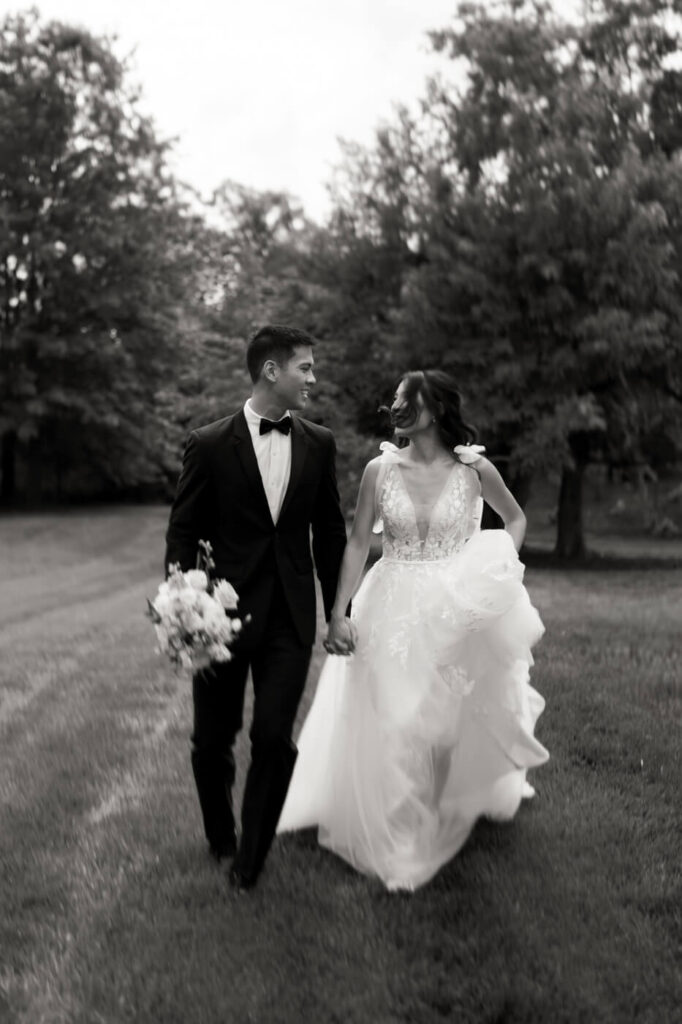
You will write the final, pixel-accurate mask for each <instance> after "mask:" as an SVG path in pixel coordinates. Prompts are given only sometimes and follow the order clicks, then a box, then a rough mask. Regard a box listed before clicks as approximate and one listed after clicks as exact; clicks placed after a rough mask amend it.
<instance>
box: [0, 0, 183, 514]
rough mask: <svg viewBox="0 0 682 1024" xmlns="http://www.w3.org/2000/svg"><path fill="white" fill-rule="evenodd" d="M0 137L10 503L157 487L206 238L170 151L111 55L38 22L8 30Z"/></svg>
mask: <svg viewBox="0 0 682 1024" xmlns="http://www.w3.org/2000/svg"><path fill="white" fill-rule="evenodd" d="M0 136H1V137H2V138H3V147H2V150H1V151H0V332H1V333H0V396H1V406H0V409H1V411H0V435H1V436H2V498H3V500H4V501H5V502H7V501H11V500H12V499H13V497H14V493H15V489H16V487H17V485H18V484H20V485H21V486H22V488H23V489H24V490H26V491H27V492H28V493H29V496H30V497H32V498H37V497H39V495H40V493H41V491H45V490H53V491H54V490H57V491H59V489H60V488H61V489H64V490H67V491H68V490H71V489H73V488H78V489H86V490H90V491H93V490H97V489H102V488H120V487H124V486H134V485H137V484H140V483H143V482H148V481H153V480H154V479H159V478H161V477H162V476H163V474H164V471H165V469H166V468H167V466H168V465H169V463H171V462H174V459H175V452H174V444H173V438H172V433H173V431H172V425H170V424H169V423H168V421H167V419H166V418H165V417H164V416H162V415H160V411H159V408H157V407H156V406H155V394H156V392H157V390H158V388H159V387H160V386H161V385H162V384H165V383H167V381H168V379H169V377H170V376H172V374H173V372H174V367H175V363H176V362H177V359H178V346H179V338H178V323H179V318H180V311H181V308H182V303H183V298H184V296H185V295H186V294H187V288H188V282H189V281H191V278H192V268H193V263H194V259H193V254H192V244H191V240H192V236H193V234H195V233H196V231H197V229H198V222H197V221H196V219H195V218H192V217H190V216H189V215H186V213H185V212H184V211H183V208H182V206H181V203H180V202H179V199H178V195H177V190H176V187H175V185H174V182H173V180H172V178H171V176H170V174H169V172H168V170H167V168H166V165H165V155H166V148H167V147H166V144H165V143H163V142H161V141H159V140H158V139H157V137H156V135H155V132H154V129H153V126H152V124H151V122H150V121H149V120H148V119H146V118H145V117H143V116H142V115H141V113H140V112H139V108H138V97H137V95H136V94H135V92H134V91H133V90H132V89H130V88H129V87H128V86H127V84H126V81H125V67H124V66H123V64H122V63H121V62H120V61H119V60H118V59H117V58H116V57H115V55H114V54H113V52H112V51H111V49H110V47H109V44H108V43H107V42H106V41H104V40H99V39H96V38H94V37H93V36H91V35H90V34H89V33H87V32H85V31H84V30H81V29H74V28H70V27H69V26H66V25H61V24H59V23H49V24H42V23H41V22H40V20H39V17H38V15H37V13H36V12H31V13H29V14H27V15H19V16H17V17H8V18H6V19H5V21H4V22H3V23H2V26H0ZM17 456H20V459H19V462H17ZM17 465H19V467H20V468H22V467H27V468H26V470H25V473H24V476H25V477H26V478H25V479H24V480H22V481H17V480H16V468H15V467H16V466H17ZM48 467H49V468H50V469H51V471H53V473H54V476H55V477H56V479H55V480H53V481H51V482H50V481H46V470H47V469H48Z"/></svg>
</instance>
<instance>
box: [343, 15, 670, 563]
mask: <svg viewBox="0 0 682 1024" xmlns="http://www.w3.org/2000/svg"><path fill="white" fill-rule="evenodd" d="M671 9H672V7H671V4H667V3H662V2H658V0H642V2H620V0H606V2H603V3H599V4H593V5H592V6H591V8H590V10H589V11H588V12H587V14H586V16H585V18H584V19H583V20H582V21H581V22H580V23H577V24H569V23H565V22H562V21H560V20H559V19H558V18H557V17H556V16H555V15H554V12H553V10H552V8H551V7H550V6H549V5H547V4H544V3H534V4H526V3H519V2H516V0H515V2H512V3H502V4H498V5H495V7H494V8H493V9H492V10H491V8H490V6H489V5H485V6H483V5H479V4H476V5H474V4H464V5H461V6H460V8H459V11H458V18H457V20H456V21H455V22H454V24H453V26H452V27H449V28H447V29H445V30H443V31H442V32H438V33H434V36H433V40H434V44H435V45H436V47H437V48H439V49H441V50H444V51H446V52H447V53H449V54H450V56H451V57H452V58H453V60H455V61H458V62H460V63H461V64H462V66H463V68H464V70H465V72H466V77H465V82H464V85H463V87H461V88H458V89H457V88H454V87H453V86H452V85H451V84H444V83H442V82H441V83H439V82H433V83H431V86H430V89H429V91H428V94H427V96H426V97H425V100H424V102H423V109H422V116H421V125H420V128H419V131H417V128H416V125H414V124H408V123H407V120H406V119H405V118H403V120H402V122H400V123H398V124H397V125H396V126H395V127H394V130H393V132H392V134H391V135H390V138H391V139H392V142H393V145H392V147H387V145H386V139H387V138H388V137H389V135H388V134H387V133H386V132H384V133H383V136H381V137H380V138H378V140H377V144H376V146H375V147H374V150H373V152H372V154H371V156H370V157H368V156H363V157H362V159H361V160H358V162H357V168H358V170H357V179H358V182H359V184H358V186H357V187H356V189H355V193H354V199H355V203H354V207H355V209H360V210H361V211H362V210H363V209H369V211H370V214H373V216H369V215H365V218H364V224H365V234H366V236H367V237H368V238H369V239H370V241H371V244H372V245H373V247H374V248H375V249H379V248H381V247H382V246H383V247H384V249H385V250H386V251H388V252H390V254H391V258H392V259H393V261H394V266H395V267H397V268H398V269H397V272H396V274H395V277H394V280H395V282H396V283H395V284H394V286H393V295H394V302H393V308H392V309H391V311H390V314H389V321H390V324H391V327H392V330H393V334H394V341H393V353H394V357H395V358H396V359H397V361H399V362H402V364H403V365H405V363H406V362H411V363H413V364H414V363H416V364H417V365H424V363H425V362H427V363H428V362H437V363H440V364H441V365H444V366H446V367H448V368H449V369H450V370H451V371H452V372H454V373H455V374H456V375H457V376H459V377H461V378H462V380H463V386H464V390H465V392H467V393H469V394H470V395H471V396H472V400H473V405H474V409H473V410H472V414H473V415H474V416H475V418H476V419H477V420H478V422H479V423H480V424H481V426H482V427H483V430H484V432H485V434H486V438H487V439H489V438H492V440H493V450H495V451H496V454H497V456H498V457H501V458H506V459H507V460H508V463H509V465H508V474H509V477H510V479H511V480H512V481H513V482H514V485H515V487H516V488H517V490H518V491H520V492H521V494H520V496H521V497H523V492H526V493H527V490H528V484H529V481H530V479H531V478H532V475H533V474H534V473H537V472H539V471H542V472H543V473H544V472H547V471H548V470H551V469H552V468H554V469H557V468H558V469H559V470H560V471H561V477H562V479H561V488H560V496H559V511H558V517H557V518H558V534H557V553H558V554H559V555H560V556H562V557H567V558H572V557H580V556H581V555H582V554H584V551H585V547H584V536H583V529H582V521H581V510H582V494H581V487H582V480H583V475H584V469H585V467H586V465H587V464H588V462H589V461H591V460H594V459H597V458H599V459H606V460H607V461H608V462H609V463H610V464H615V463H619V464H624V463H629V464H631V465H633V466H637V465H643V464H644V463H645V462H646V457H647V453H646V451H645V442H646V438H647V437H648V436H651V432H652V430H653V431H658V432H659V433H660V431H661V429H667V430H668V431H669V433H674V432H675V430H676V429H677V428H676V427H675V426H674V423H675V422H679V416H678V410H677V409H674V408H673V404H674V403H675V402H676V400H677V399H676V396H679V373H680V366H682V359H680V356H681V355H682V352H681V336H680V321H681V309H680V296H679V280H680V254H681V250H680V242H679V239H680V237H681V236H680V230H679V229H680V217H679V213H680V211H679V195H680V192H679V175H680V169H679V161H677V159H676V158H675V155H674V153H675V148H676V145H677V144H676V142H675V139H676V138H677V136H676V131H677V128H678V127H679V125H678V119H677V107H676V100H675V96H676V93H675V89H674V85H675V80H674V79H671V78H670V74H669V71H668V70H667V68H666V66H665V61H666V58H667V56H668V55H669V54H671V53H672V52H674V50H675V48H676V46H677V38H676V35H675V33H674V30H673V29H674V23H673V22H671V21H670V19H669V18H667V17H666V15H667V14H669V13H670V11H671ZM656 97H658V98H657V99H656ZM368 167H369V168H370V169H371V171H372V173H371V174H369V173H368V171H367V168H368ZM370 182H371V186H372V193H370V196H369V198H368V201H367V204H366V206H365V207H364V208H363V206H362V203H361V202H358V198H359V197H360V198H361V196H362V188H363V184H362V183H365V184H364V188H365V190H367V191H369V189H370V185H369V184H368V183H370ZM376 195H378V196H379V202H378V203H377V201H376V199H375V198H374V197H375V196H376ZM373 205H374V209H373ZM410 255H411V256H412V259H410V258H409V256H410ZM396 296H397V298H396ZM666 425H667V426H666Z"/></svg>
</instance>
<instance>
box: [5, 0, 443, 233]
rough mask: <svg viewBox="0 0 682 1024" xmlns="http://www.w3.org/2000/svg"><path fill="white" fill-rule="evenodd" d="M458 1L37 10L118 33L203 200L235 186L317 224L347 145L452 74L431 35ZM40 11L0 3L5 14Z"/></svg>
mask: <svg viewBox="0 0 682 1024" xmlns="http://www.w3.org/2000/svg"><path fill="white" fill-rule="evenodd" d="M456 3H457V0H191V2H190V0H185V2H184V3H182V4H180V3H177V2H176V0H37V6H38V7H39V10H40V11H41V14H42V15H43V17H44V18H58V19H60V20H62V21H65V22H67V23H77V24H81V25H84V26H85V27H87V28H88V29H89V30H90V31H92V32H94V33H95V34H97V35H101V34H107V35H116V36H117V37H118V42H117V43H116V45H115V49H116V52H117V53H118V55H119V56H123V55H126V54H130V53H133V78H134V80H135V81H136V82H137V83H139V85H140V86H141V87H142V92H143V101H142V107H143V109H144V110H145V112H146V113H149V114H151V115H152V116H153V117H154V119H155V121H156V124H157V126H158V129H159V131H160V133H161V134H162V135H163V136H178V142H177V145H176V158H175V161H174V166H175V170H176V171H177V173H178V174H179V175H180V177H182V178H183V179H184V180H186V181H188V182H190V183H191V184H192V185H194V186H195V187H197V188H198V189H199V190H200V191H202V192H205V193H207V192H210V190H211V189H212V188H213V187H215V186H216V185H218V184H219V183H220V182H221V181H223V180H224V179H226V178H231V179H233V180H235V181H239V182H241V183H243V184H245V185H250V186H252V187H254V188H274V189H279V188H281V189H286V190H288V191H290V192H292V193H293V194H294V195H296V196H298V197H299V198H300V199H302V200H303V202H304V205H305V207H306V210H307V211H308V213H309V214H311V215H312V216H315V217H321V216H324V213H325V212H326V209H327V200H326V193H325V189H324V183H325V181H328V180H329V177H330V169H331V167H332V166H333V164H334V163H336V162H338V158H339V150H338V146H337V142H336V140H337V138H338V137H339V136H342V137H344V138H348V139H353V140H355V141H358V142H362V143H368V142H370V141H371V139H372V136H373V131H374V129H375V128H376V126H377V125H378V124H379V123H380V122H381V121H382V120H385V119H388V118H390V116H391V112H392V109H393V104H394V103H395V102H406V103H409V104H412V103H413V102H414V101H416V99H417V97H418V96H419V95H420V94H421V92H422V90H423V85H424V82H425V80H426V77H427V75H428V74H430V73H432V72H434V71H435V70H437V69H438V68H439V67H440V68H442V67H444V63H445V62H444V59H443V58H440V57H438V56H436V55H433V54H431V53H430V52H429V46H428V41H427V38H426V32H427V31H428V30H429V29H431V28H441V27H443V26H444V25H446V24H448V23H449V22H450V21H451V19H452V15H453V12H454V10H455V8H456ZM28 6H30V4H29V3H26V4H20V3H17V4H15V3H8V2H7V0H0V11H2V12H3V14H6V13H8V12H16V11H17V10H20V9H23V8H25V7H28Z"/></svg>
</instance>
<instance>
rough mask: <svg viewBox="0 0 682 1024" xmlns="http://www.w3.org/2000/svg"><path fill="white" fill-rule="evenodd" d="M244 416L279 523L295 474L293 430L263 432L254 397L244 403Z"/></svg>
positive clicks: (271, 510)
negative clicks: (292, 466)
mask: <svg viewBox="0 0 682 1024" xmlns="http://www.w3.org/2000/svg"><path fill="white" fill-rule="evenodd" d="M286 415H289V414H288V413H287V414H286ZM244 416H245V417H246V423H247V425H248V428H249V433H250V434H251V440H252V441H253V450H254V451H255V453H256V459H257V460H258V468H259V469H260V475H261V479H262V481H263V487H264V488H265V496H266V498H267V499H268V505H269V506H270V515H271V516H272V521H273V523H276V522H277V520H278V518H279V513H280V510H281V508H282V502H283V501H284V495H285V494H286V489H287V486H288V484H289V476H290V475H291V431H290V432H289V433H288V434H282V433H280V431H279V430H271V431H270V432H269V433H268V434H261V433H260V421H261V420H262V419H263V417H262V416H259V415H258V413H257V412H254V410H253V407H252V405H251V399H250V398H249V399H248V401H247V402H246V405H245V406H244ZM283 418H284V417H282V419H283Z"/></svg>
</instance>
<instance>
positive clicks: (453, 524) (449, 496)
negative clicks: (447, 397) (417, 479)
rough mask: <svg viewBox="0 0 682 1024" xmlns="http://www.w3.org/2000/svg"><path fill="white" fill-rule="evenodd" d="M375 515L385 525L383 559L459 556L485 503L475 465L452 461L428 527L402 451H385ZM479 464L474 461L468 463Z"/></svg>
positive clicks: (433, 507) (476, 523) (479, 518)
mask: <svg viewBox="0 0 682 1024" xmlns="http://www.w3.org/2000/svg"><path fill="white" fill-rule="evenodd" d="M382 448H383V455H382V466H381V469H380V473H379V478H378V480H377V496H376V504H377V514H378V517H379V519H380V520H381V523H382V525H383V555H384V558H391V559H398V560H400V561H410V562H413V561H420V562H422V561H434V560H438V559H443V558H450V557H451V556H452V555H454V554H456V553H457V552H458V551H459V550H460V549H461V548H462V547H463V546H464V544H465V543H466V541H467V540H468V539H469V537H471V536H472V534H474V533H475V532H476V531H477V530H479V529H480V526H481V513H482V508H483V502H482V499H481V487H480V482H479V479H478V474H477V473H476V471H475V470H474V469H473V468H472V465H467V464H464V460H463V461H462V462H454V463H453V465H452V469H451V471H450V475H449V477H448V478H447V480H446V482H445V486H444V487H443V490H442V491H441V493H440V495H439V497H438V498H437V500H436V502H435V504H434V505H433V506H432V508H431V511H430V515H429V517H428V519H427V521H426V522H424V521H422V520H420V518H418V514H417V511H416V509H415V506H414V503H413V501H412V498H411V497H410V494H409V492H408V490H407V486H406V483H405V479H404V476H403V470H402V469H401V461H402V460H401V458H400V455H399V450H398V449H396V448H395V447H394V446H393V445H391V446H390V447H389V446H387V445H386V446H382ZM466 461H467V462H469V463H473V462H474V461H475V458H474V457H471V458H469V459H467V460H466Z"/></svg>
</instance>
